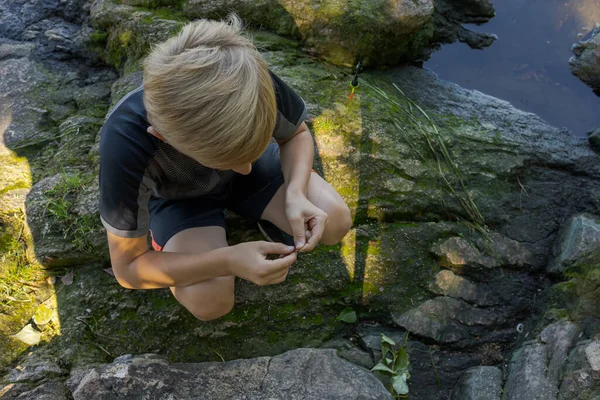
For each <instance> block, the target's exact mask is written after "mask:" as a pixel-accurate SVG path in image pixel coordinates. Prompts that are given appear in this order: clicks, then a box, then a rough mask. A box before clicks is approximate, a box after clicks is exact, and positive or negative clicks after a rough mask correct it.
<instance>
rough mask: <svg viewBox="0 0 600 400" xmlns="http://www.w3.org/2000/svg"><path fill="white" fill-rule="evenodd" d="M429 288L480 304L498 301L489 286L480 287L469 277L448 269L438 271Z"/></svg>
mask: <svg viewBox="0 0 600 400" xmlns="http://www.w3.org/2000/svg"><path fill="white" fill-rule="evenodd" d="M429 290H431V291H432V292H433V293H435V294H439V295H443V296H449V297H454V298H456V299H462V300H465V301H466V302H468V303H474V304H477V305H478V306H491V305H494V304H496V303H497V300H495V299H494V296H493V294H492V292H490V291H489V290H488V289H487V288H485V287H484V288H480V287H479V286H477V285H475V284H474V283H472V282H470V281H469V280H468V279H466V278H463V277H461V276H459V275H456V274H454V272H452V271H448V270H443V271H440V272H438V274H437V275H436V279H435V282H433V283H431V284H430V285H429Z"/></svg>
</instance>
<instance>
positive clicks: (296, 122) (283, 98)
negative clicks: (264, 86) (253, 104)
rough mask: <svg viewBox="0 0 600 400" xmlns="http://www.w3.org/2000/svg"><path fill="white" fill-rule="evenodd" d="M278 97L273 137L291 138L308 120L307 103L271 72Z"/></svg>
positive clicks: (282, 139)
mask: <svg viewBox="0 0 600 400" xmlns="http://www.w3.org/2000/svg"><path fill="white" fill-rule="evenodd" d="M271 77H272V78H273V85H274V87H275V96H276V98H277V122H276V123H275V130H274V131H273V137H274V138H275V139H277V140H279V141H285V140H288V139H290V138H291V137H292V136H293V135H294V133H296V131H297V130H298V127H299V126H300V124H301V123H302V122H303V121H304V120H306V118H307V113H306V104H305V103H304V100H302V97H300V96H299V95H298V94H297V93H296V92H295V91H294V90H293V89H292V88H291V87H289V86H288V85H287V84H286V83H285V82H284V81H282V80H281V79H280V78H279V77H278V76H277V75H275V74H274V73H272V72H271Z"/></svg>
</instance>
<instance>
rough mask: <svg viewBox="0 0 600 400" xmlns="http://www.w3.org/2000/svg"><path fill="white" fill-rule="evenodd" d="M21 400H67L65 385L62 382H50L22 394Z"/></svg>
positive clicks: (19, 397)
mask: <svg viewBox="0 0 600 400" xmlns="http://www.w3.org/2000/svg"><path fill="white" fill-rule="evenodd" d="M17 399H19V400H67V399H68V397H67V393H66V390H65V385H64V384H63V383H62V382H48V383H44V384H43V385H40V386H38V387H36V388H35V389H33V390H29V391H27V392H24V393H21V394H20V395H19V396H18V397H17Z"/></svg>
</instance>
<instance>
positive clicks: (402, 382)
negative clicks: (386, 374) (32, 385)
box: [392, 372, 410, 394]
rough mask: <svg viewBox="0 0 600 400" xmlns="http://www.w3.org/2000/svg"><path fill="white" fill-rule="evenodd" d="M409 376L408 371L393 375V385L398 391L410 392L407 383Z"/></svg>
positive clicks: (402, 392) (399, 392)
mask: <svg viewBox="0 0 600 400" xmlns="http://www.w3.org/2000/svg"><path fill="white" fill-rule="evenodd" d="M409 376H410V375H409V374H408V372H405V373H403V374H402V375H396V376H392V387H393V388H394V391H395V392H396V393H398V394H408V384H407V383H406V380H407V379H408V378H409Z"/></svg>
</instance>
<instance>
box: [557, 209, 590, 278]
mask: <svg viewBox="0 0 600 400" xmlns="http://www.w3.org/2000/svg"><path fill="white" fill-rule="evenodd" d="M552 255H553V257H552V260H551V261H550V263H549V264H548V268H547V272H548V273H549V274H552V275H561V274H563V273H564V272H565V271H567V270H569V269H577V268H583V267H586V266H592V265H597V264H598V263H600V218H598V217H596V216H593V215H590V214H580V215H575V216H573V217H572V218H570V219H569V220H568V221H567V222H566V223H565V224H564V226H563V227H561V230H560V232H559V234H558V236H557V238H556V241H555V244H554V248H553V251H552Z"/></svg>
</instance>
